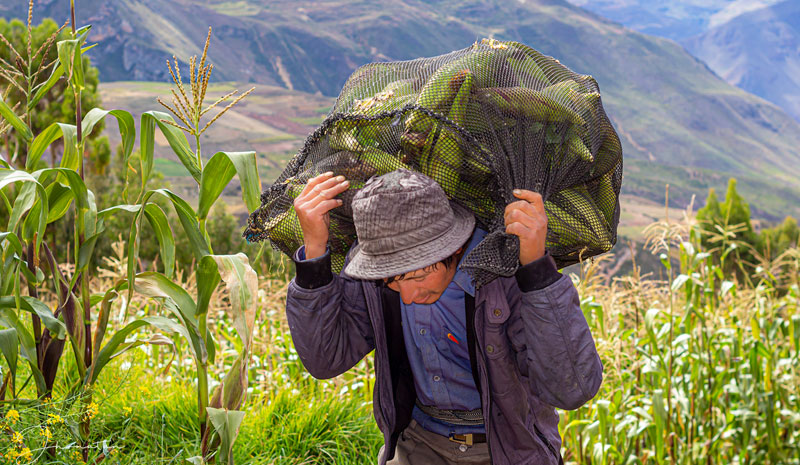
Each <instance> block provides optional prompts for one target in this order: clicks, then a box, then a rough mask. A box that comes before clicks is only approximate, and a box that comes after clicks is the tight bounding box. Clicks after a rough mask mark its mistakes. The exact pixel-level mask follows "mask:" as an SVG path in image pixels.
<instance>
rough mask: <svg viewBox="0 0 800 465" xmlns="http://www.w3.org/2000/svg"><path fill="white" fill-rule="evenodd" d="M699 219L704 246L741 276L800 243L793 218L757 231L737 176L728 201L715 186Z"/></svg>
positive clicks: (730, 186) (718, 260)
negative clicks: (737, 184)
mask: <svg viewBox="0 0 800 465" xmlns="http://www.w3.org/2000/svg"><path fill="white" fill-rule="evenodd" d="M697 220H698V222H699V223H700V230H701V233H702V237H701V243H702V245H703V247H704V248H705V249H706V250H708V251H710V252H712V253H713V254H714V257H715V260H716V261H717V262H718V263H720V264H722V265H723V268H724V270H725V271H726V272H731V271H735V272H736V273H737V275H738V276H739V277H740V278H743V277H745V276H750V275H752V274H753V271H754V270H755V269H756V267H757V266H758V265H760V264H765V262H769V261H772V260H775V259H777V258H778V257H779V256H780V255H781V254H782V253H783V252H785V251H786V250H787V249H789V248H791V247H798V246H799V245H800V244H799V243H798V242H799V241H800V227H798V225H797V220H795V219H794V218H792V217H788V216H787V217H786V219H785V220H784V222H783V223H782V224H780V225H778V226H775V227H773V228H767V229H764V230H762V231H761V232H760V233H756V232H755V230H754V229H753V225H752V223H751V220H750V206H749V205H748V204H747V202H745V201H744V199H743V198H742V197H741V196H740V195H739V193H738V192H737V191H736V179H733V178H731V179H730V180H729V181H728V190H727V192H726V193H725V201H724V202H720V201H719V199H718V198H717V194H716V192H715V191H714V189H709V192H708V198H707V199H706V205H705V206H704V207H703V208H701V209H699V210H698V211H697Z"/></svg>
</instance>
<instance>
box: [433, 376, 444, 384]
mask: <svg viewBox="0 0 800 465" xmlns="http://www.w3.org/2000/svg"><path fill="white" fill-rule="evenodd" d="M440 379H442V378H440V377H439V375H436V376H434V377H433V380H434V381H436V382H439V380H440Z"/></svg>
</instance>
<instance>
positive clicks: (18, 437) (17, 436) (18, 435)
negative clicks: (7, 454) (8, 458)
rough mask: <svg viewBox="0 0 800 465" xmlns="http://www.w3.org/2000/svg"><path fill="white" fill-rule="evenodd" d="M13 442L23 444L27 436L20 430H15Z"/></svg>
mask: <svg viewBox="0 0 800 465" xmlns="http://www.w3.org/2000/svg"><path fill="white" fill-rule="evenodd" d="M11 442H13V443H14V444H18V445H22V443H23V442H25V438H24V437H23V436H22V433H20V432H19V431H14V434H12V435H11Z"/></svg>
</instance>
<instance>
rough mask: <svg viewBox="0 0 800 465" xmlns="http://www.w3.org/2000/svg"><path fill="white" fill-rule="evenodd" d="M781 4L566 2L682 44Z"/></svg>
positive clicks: (739, 0)
mask: <svg viewBox="0 0 800 465" xmlns="http://www.w3.org/2000/svg"><path fill="white" fill-rule="evenodd" d="M779 1H781V0H569V2H570V3H572V4H573V5H576V6H580V7H582V8H585V9H587V10H589V11H592V12H594V13H597V14H598V15H600V16H602V17H605V18H608V19H610V20H612V21H616V22H618V23H620V24H623V25H625V26H627V27H629V28H631V29H633V30H636V31H639V32H644V33H646V34H652V35H655V36H659V37H666V38H668V39H672V40H675V41H681V40H683V39H687V38H689V37H692V36H696V35H700V34H703V33H704V32H706V31H707V30H708V29H710V28H712V27H716V26H718V25H720V24H723V23H725V22H727V21H730V20H731V19H733V18H735V17H737V16H739V15H741V14H744V13H747V12H749V11H755V10H758V9H760V8H763V7H766V6H769V5H772V4H775V3H778V2H779Z"/></svg>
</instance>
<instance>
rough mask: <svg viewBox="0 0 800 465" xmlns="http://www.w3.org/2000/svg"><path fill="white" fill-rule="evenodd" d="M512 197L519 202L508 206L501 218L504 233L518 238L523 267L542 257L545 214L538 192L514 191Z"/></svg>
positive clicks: (545, 226)
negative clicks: (504, 226)
mask: <svg viewBox="0 0 800 465" xmlns="http://www.w3.org/2000/svg"><path fill="white" fill-rule="evenodd" d="M514 197H516V198H518V199H520V200H517V201H516V202H512V203H510V204H508V205H507V206H506V211H505V213H504V215H503V217H504V218H505V224H506V233H508V234H513V235H515V236H518V237H519V262H520V263H521V264H522V266H525V265H527V264H528V263H531V262H533V261H534V260H537V259H539V258H542V257H543V256H544V242H545V238H546V237H547V213H545V211H544V202H543V201H542V196H541V195H540V194H539V193H538V192H533V191H527V190H523V189H514Z"/></svg>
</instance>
